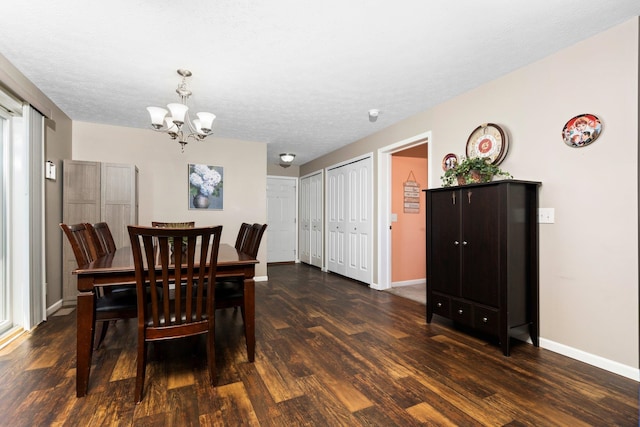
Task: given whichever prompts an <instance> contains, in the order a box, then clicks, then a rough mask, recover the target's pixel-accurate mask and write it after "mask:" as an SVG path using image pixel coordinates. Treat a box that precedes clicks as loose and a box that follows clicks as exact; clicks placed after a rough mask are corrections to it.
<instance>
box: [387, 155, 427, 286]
mask: <svg viewBox="0 0 640 427" xmlns="http://www.w3.org/2000/svg"><path fill="white" fill-rule="evenodd" d="M391 168H392V173H391V185H392V192H391V212H392V213H395V214H396V215H397V216H398V221H397V222H394V223H393V224H392V228H391V254H392V256H391V258H392V265H391V281H392V282H393V283H394V285H396V284H397V282H405V281H416V280H424V279H425V277H426V261H425V260H426V234H425V222H424V221H425V211H424V209H425V206H424V204H425V202H424V197H423V193H422V191H420V212H419V213H404V191H403V190H404V188H403V186H404V182H405V181H407V179H408V177H409V174H410V172H413V175H414V176H415V181H417V182H418V183H419V184H420V190H422V189H423V188H426V184H427V159H426V158H416V157H402V155H401V154H400V155H396V154H394V155H392V156H391ZM412 181H414V179H413V177H412Z"/></svg>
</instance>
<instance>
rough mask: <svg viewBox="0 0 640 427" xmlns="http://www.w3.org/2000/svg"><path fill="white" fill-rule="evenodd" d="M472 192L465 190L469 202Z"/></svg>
mask: <svg viewBox="0 0 640 427" xmlns="http://www.w3.org/2000/svg"><path fill="white" fill-rule="evenodd" d="M472 194H473V192H472V191H467V197H469V204H471V195H472Z"/></svg>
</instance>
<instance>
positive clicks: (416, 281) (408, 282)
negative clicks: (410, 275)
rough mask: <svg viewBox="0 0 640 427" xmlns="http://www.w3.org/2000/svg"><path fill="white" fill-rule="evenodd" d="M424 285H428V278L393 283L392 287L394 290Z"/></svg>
mask: <svg viewBox="0 0 640 427" xmlns="http://www.w3.org/2000/svg"><path fill="white" fill-rule="evenodd" d="M424 283H427V279H426V278H422V279H413V280H403V281H401V282H391V287H392V288H397V287H400V286H411V285H422V284H424Z"/></svg>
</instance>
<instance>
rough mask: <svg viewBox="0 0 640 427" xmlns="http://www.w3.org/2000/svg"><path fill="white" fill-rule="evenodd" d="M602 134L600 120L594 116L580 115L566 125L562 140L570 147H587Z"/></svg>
mask: <svg viewBox="0 0 640 427" xmlns="http://www.w3.org/2000/svg"><path fill="white" fill-rule="evenodd" d="M600 132H602V123H600V119H599V118H598V117H596V116H594V115H593V114H580V115H579V116H575V117H574V118H572V119H571V120H569V121H568V122H567V124H565V125H564V128H563V129H562V139H563V140H564V143H565V144H567V145H568V146H569V147H574V148H579V147H585V146H587V145H589V144H591V143H592V142H593V141H595V140H596V139H597V138H598V137H599V136H600Z"/></svg>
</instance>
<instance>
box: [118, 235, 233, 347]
mask: <svg viewBox="0 0 640 427" xmlns="http://www.w3.org/2000/svg"><path fill="white" fill-rule="evenodd" d="M128 229H129V235H130V238H131V249H132V253H133V257H134V264H135V270H136V286H137V293H138V318H139V319H146V320H144V321H146V322H147V327H148V328H162V329H166V328H171V327H177V326H179V325H189V324H192V323H198V322H205V321H206V320H207V319H209V318H210V317H211V315H212V313H213V297H214V294H215V292H213V288H211V289H209V288H210V287H211V286H212V284H214V283H215V275H216V267H217V259H218V249H219V246H220V235H221V233H222V226H215V227H202V228H159V227H136V226H129V227H128ZM171 242H175V244H172V243H171ZM202 265H204V266H207V267H206V268H199V266H202ZM148 266H153V268H151V267H148ZM205 287H206V291H205ZM165 332H166V331H165ZM158 334H159V335H163V334H164V332H158Z"/></svg>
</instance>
